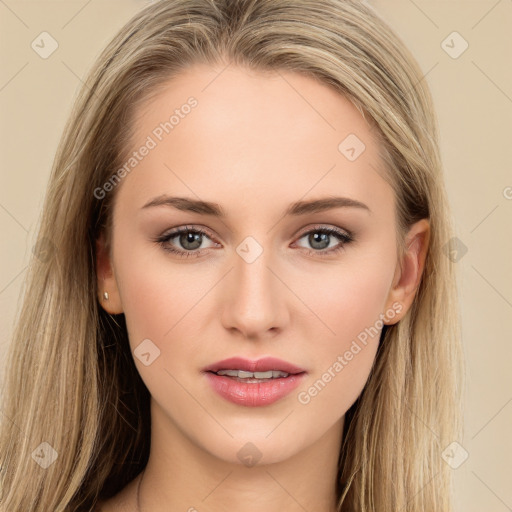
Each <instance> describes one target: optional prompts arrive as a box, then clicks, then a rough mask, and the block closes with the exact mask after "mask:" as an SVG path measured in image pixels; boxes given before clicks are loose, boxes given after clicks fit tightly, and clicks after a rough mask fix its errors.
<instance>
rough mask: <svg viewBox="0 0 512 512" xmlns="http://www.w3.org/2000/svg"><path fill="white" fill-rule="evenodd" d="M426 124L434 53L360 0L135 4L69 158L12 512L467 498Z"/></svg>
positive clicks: (61, 167)
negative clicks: (459, 480) (422, 51)
mask: <svg viewBox="0 0 512 512" xmlns="http://www.w3.org/2000/svg"><path fill="white" fill-rule="evenodd" d="M437 140H438V139H437V126H436V119H435V115H434V111H433V106H432V100H431V97H430V93H429V91H428V88H427V85H426V83H425V80H422V74H421V71H420V69H419V67H418V65H417V64H416V62H415V61H414V59H413V58H412V56H411V55H410V54H409V52H408V51H407V50H406V48H405V47H404V45H403V44H402V43H401V42H400V40H399V39H398V38H397V37H396V35H394V33H393V32H392V31H391V29H390V28H389V27H388V26H387V25H386V24H385V23H384V22H383V21H382V20H381V19H380V18H379V17H378V16H377V15H376V14H375V13H374V12H373V11H372V9H371V8H370V7H369V6H367V5H366V4H365V3H362V2H359V1H355V0H350V1H346V0H343V1H342V0H321V1H312V0H301V1H296V0H242V1H238V2H231V1H228V0H192V1H190V0H189V1H185V0H176V1H174V0H173V1H168V0H164V1H160V2H156V3H154V4H152V5H149V6H147V7H145V8H144V9H143V10H142V11H141V12H140V13H138V14H137V15H136V16H135V17H134V18H133V19H132V20H130V21H129V22H128V23H127V24H126V25H125V27H124V28H123V29H122V30H121V31H120V32H119V33H118V34H117V35H116V37H115V38H114V39H113V41H112V42H111V43H110V44H109V45H108V47H107V48H106V49H105V51H104V52H103V54H102V55H101V56H100V57H99V59H98V61H97V63H96V65H95V66H94V69H93V70H92V71H91V73H90V76H89V78H88V80H87V82H86V86H85V87H84V88H83V89H82V91H81V95H80V97H79V98H78V100H77V103H76V106H75V109H74V111H73V113H72V115H71V118H70V120H69V122H68V124H67V126H66V129H65V133H64V136H63V139H62V142H61V145H60V146H59V149H58V153H57V156H56V160H55V163H54V169H53V173H52V176H51V179H50V184H49V188H48V192H47V197H46V202H45V205H44V211H43V216H42V221H41V227H40V234H39V242H38V245H37V249H36V251H35V257H34V258H33V261H32V264H31V271H30V274H29V277H28V283H27V289H26V294H25V297H24V303H23V308H22V310H21V314H20V318H19V322H18V324H17V329H16V331H15V335H14V340H13V344H12V349H11V353H10V360H9V363H8V366H7V368H8V375H7V389H6V392H5V398H4V405H3V412H4V415H5V418H7V419H4V421H3V422H2V431H1V438H0V453H1V454H2V455H1V457H2V462H1V465H2V471H1V472H0V474H1V479H2V481H1V500H0V503H1V506H2V510H5V511H9V512H14V511H27V510H30V511H45V512H46V511H48V510H56V511H57V510H59V511H60V510H62V511H64V510H65V511H79V510H88V511H89V510H100V511H103V512H112V511H118V510H123V511H147V510H151V511H153V512H159V511H163V510H190V511H193V510H205V511H217V510H226V509H230V510H231V509H237V510H244V511H253V510H266V511H274V510H288V511H295V510H311V511H313V510H315V511H320V512H331V511H334V510H336V511H343V512H348V511H367V512H370V511H372V512H376V511H378V512H391V511H394V512H396V511H397V510H408V511H410V512H414V511H418V512H419V511H425V510H429V511H433V510H436V511H441V510H443V511H448V510H451V509H452V508H451V498H450V467H449V466H448V465H447V464H446V463H445V462H444V460H443V458H442V456H441V455H442V452H443V450H444V449H445V448H446V447H447V446H449V445H450V443H451V442H453V441H454V440H456V439H458V438H459V435H460V425H459V419H460V418H459V416H460V414H459V407H460V406H459V404H460V394H461V384H460V380H461V375H462V372H461V355H460V354H461V352H460V345H459V328H458V314H457V308H456V295H455V276H454V269H453V263H452V262H451V261H450V259H449V258H448V257H446V255H445V254H444V251H443V246H444V245H445V244H446V243H447V242H448V240H449V239H450V237H451V227H450V215H449V209H448V205H447V200H446V194H445V190H444V184H443V176H442V168H441V162H440V158H439V149H438V142H437Z"/></svg>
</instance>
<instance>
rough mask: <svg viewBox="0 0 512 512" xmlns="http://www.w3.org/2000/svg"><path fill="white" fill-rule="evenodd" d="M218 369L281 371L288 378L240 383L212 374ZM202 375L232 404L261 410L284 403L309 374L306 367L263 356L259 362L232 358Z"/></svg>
mask: <svg viewBox="0 0 512 512" xmlns="http://www.w3.org/2000/svg"><path fill="white" fill-rule="evenodd" d="M219 370H245V371H248V372H265V371H269V370H280V371H282V372H286V373H288V374H289V375H288V377H280V378H277V379H272V380H269V381H268V382H241V381H240V380H234V379H233V378H231V377H227V376H222V375H217V374H216V373H213V372H216V371H219ZM203 372H204V373H205V376H206V378H207V380H208V383H209V384H210V385H211V387H212V389H213V390H214V391H215V392H216V393H217V394H219V395H220V396H221V397H223V398H224V399H225V400H228V401H229V402H232V403H234V404H236V405H242V406H245V407H261V406H264V405H270V404H273V403H274V402H277V401H278V400H281V399H282V398H284V397H285V396H286V395H288V394H289V393H291V392H292V391H293V390H294V389H295V388H296V387H297V386H298V385H299V384H300V383H301V382H302V380H303V378H304V377H305V376H306V373H307V372H306V370H304V369H303V368H300V367H299V366H296V365H294V364H292V363H289V362H287V361H283V360H282V359H277V358H275V357H264V358H262V359H258V360H257V361H254V360H250V359H245V358H243V357H232V358H229V359H224V360H222V361H218V362H217V363H213V364H212V365H210V366H207V367H206V368H203Z"/></svg>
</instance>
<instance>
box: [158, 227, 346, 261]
mask: <svg viewBox="0 0 512 512" xmlns="http://www.w3.org/2000/svg"><path fill="white" fill-rule="evenodd" d="M182 233H196V234H197V233H200V234H202V235H204V236H206V237H208V238H212V237H211V236H210V235H209V233H208V232H206V231H205V230H203V229H201V228H198V227H192V226H183V227H180V228H177V229H175V230H173V231H171V232H170V233H167V234H165V235H162V236H160V237H158V238H156V239H155V242H157V243H158V244H160V245H161V246H162V248H163V249H164V250H165V251H167V252H170V253H172V254H175V255H177V256H178V257H181V258H191V257H192V258H194V257H199V256H201V254H202V250H201V249H195V250H192V251H181V250H178V249H175V248H174V247H172V246H170V245H168V243H169V241H170V240H172V239H173V238H176V237H177V236H178V235H181V234H182ZM311 233H325V234H328V235H331V236H334V237H336V238H338V240H339V241H340V242H341V243H340V244H339V245H337V246H335V247H331V248H330V249H323V250H313V249H306V251H307V253H308V254H309V255H314V256H318V255H320V256H330V255H332V254H337V253H338V252H340V251H342V250H343V249H344V247H345V245H347V244H349V243H350V242H353V241H354V236H353V235H352V233H350V232H349V231H347V232H344V231H341V230H339V229H336V228H331V227H325V226H315V227H313V228H312V229H310V230H309V231H306V232H305V233H302V234H301V235H300V237H299V238H298V239H299V240H300V239H301V238H304V237H305V236H306V235H310V234H311ZM204 250H207V249H204Z"/></svg>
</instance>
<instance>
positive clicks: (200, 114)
mask: <svg viewBox="0 0 512 512" xmlns="http://www.w3.org/2000/svg"><path fill="white" fill-rule="evenodd" d="M222 69H223V67H210V66H206V65H195V66H192V67H191V68H189V69H187V71H185V72H182V73H181V74H180V75H179V76H178V77H176V78H174V79H172V80H171V81H169V83H168V86H167V87H166V88H165V89H163V90H162V92H161V93H160V94H159V95H158V96H157V97H156V98H154V99H153V100H152V101H150V102H148V103H147V104H146V105H145V106H144V107H143V108H141V109H140V110H139V112H138V114H137V116H136V121H135V127H136V130H135V136H134V137H133V148H134V149H136V148H139V147H140V146H141V145H142V144H143V143H144V141H145V140H146V139H147V136H148V135H150V134H151V133H152V130H154V128H155V126H157V125H158V124H159V123H161V122H162V121H164V120H165V119H168V117H169V114H166V113H167V112H171V113H172V111H173V110H174V109H175V108H179V107H180V105H183V104H184V103H185V102H186V100H187V98H189V97H190V96H194V97H195V98H196V99H197V100H198V105H197V107H196V108H195V109H193V110H192V111H191V112H190V114H189V115H188V116H185V117H184V119H181V120H180V123H179V124H178V125H177V126H175V128H174V130H173V131H172V132H171V133H170V134H168V135H166V136H165V137H164V138H163V140H162V141H161V142H159V143H158V145H157V147H156V148H155V149H153V150H152V151H151V152H150V153H149V155H148V156H146V157H145V158H144V159H143V160H142V161H141V162H140V163H139V164H138V165H137V167H136V168H135V169H134V170H133V171H132V172H131V173H129V174H128V175H127V176H126V177H125V178H123V180H122V182H121V184H120V185H119V189H118V190H117V191H116V193H117V196H116V201H115V207H114V228H113V238H112V251H111V253H110V254H108V253H107V251H106V250H105V246H104V238H103V237H100V239H99V240H98V243H97V260H98V284H99V289H100V291H101V295H103V292H104V291H107V292H108V293H109V300H108V301H105V300H103V299H102V298H100V300H101V303H102V305H103V307H104V308H105V309H106V310H107V311H108V312H109V313H112V314H114V313H121V312H122V313H124V314H125V317H126V321H127V327H128V333H129V338H130V345H131V348H132V351H133V350H135V349H136V347H137V346H138V345H139V344H140V343H141V342H142V340H144V339H150V340H151V341H152V343H154V345H156V346H157V347H158V349H159V350H160V356H159V357H158V358H156V359H155V360H154V361H153V362H152V363H151V364H150V365H149V366H145V365H144V364H142V363H141V361H140V360H139V359H138V358H137V357H134V360H135V364H136V366H137V369H138V371H139V372H140V375H141V377H142V379H143V380H144V382H145V384H146V385H147V387H148V389H149V391H150V393H151V396H152V399H151V419H152V432H151V436H152V437H151V453H150V458H149V462H148V465H147V468H146V471H145V473H144V476H143V480H142V485H141V488H140V498H141V509H142V510H143V511H144V510H151V511H153V512H160V511H164V510H165V511H168V510H182V511H187V510H190V511H193V510H200V511H208V512H217V511H227V510H243V511H244V512H253V511H258V512H259V511H260V510H265V511H268V512H273V511H275V512H277V511H282V510H287V511H291V512H294V511H299V510H300V511H303V510H304V509H306V510H316V511H320V512H330V511H333V510H335V482H336V472H337V459H338V453H339V450H340V444H341V436H342V428H343V421H344V416H345V413H346V411H347V410H348V409H349V408H350V406H351V405H352V404H353V403H354V401H355V400H356V398H357V397H358V396H359V395H360V393H361V391H362V389H363V387H364V385H365V383H366V381H367V379H368V376H369V373H370V369H371V367H372V364H373V362H374V359H375V354H376V350H377V346H378V340H379V336H374V337H373V338H370V339H369V341H368V343H367V345H365V346H364V348H363V349H362V350H360V352H358V353H357V355H355V356H354V357H353V359H352V360H351V361H348V362H347V364H346V365H345V366H344V367H343V369H342V371H339V372H338V373H336V374H335V377H334V378H332V379H331V381H330V382H329V383H328V384H327V385H326V386H325V387H324V388H323V389H322V390H321V392H319V393H318V394H317V395H316V396H314V397H313V398H311V400H310V401H309V403H307V404H303V403H300V402H299V400H298V393H299V392H301V391H303V392H304V391H306V392H307V390H308V388H310V387H311V386H312V384H313V383H315V382H316V381H317V380H318V379H320V378H321V377H322V375H323V374H324V373H325V372H326V370H327V369H328V368H329V367H332V366H333V363H334V362H335V361H336V360H337V357H338V356H339V355H343V354H344V353H345V352H346V351H347V350H348V349H349V348H350V347H351V344H352V343H353V341H354V340H355V339H357V336H358V334H359V333H361V332H362V331H364V329H365V328H368V327H370V326H374V325H375V324H376V321H377V320H378V319H379V315H382V314H385V313H386V311H388V314H387V315H386V318H385V320H384V323H386V324H393V323H396V322H397V321H399V320H400V318H402V317H403V316H404V315H405V313H406V312H407V310H408V309H409V308H410V306H411V304H412V301H413V299H414V295H415V293H416V290H417V287H418V285H419V282H420V277H421V273H422V271H423V268H424V261H425V255H426V250H427V247H428V238H429V224H428V222H427V220H422V221H419V222H418V223H416V224H414V225H413V226H412V227H411V229H410V231H409V233H408V234H407V247H408V249H407V253H406V257H405V259H404V261H403V265H402V267H400V266H399V262H398V255H397V252H396V236H397V235H396V231H395V200H394V194H393V191H392V188H391V186H390V185H389V184H388V183H387V182H386V180H384V179H383V177H382V163H381V162H380V161H379V158H378V156H377V144H376V142H375V141H374V139H373V135H372V131H371V129H370V127H369V125H368V124H367V123H366V121H365V120H364V119H363V117H362V116H361V114H360V113H359V111H358V110H357V109H356V108H355V107H354V106H353V105H352V104H351V103H350V102H349V101H348V100H347V99H345V98H344V97H342V96H341V95H339V94H338V93H337V92H336V91H334V90H333V89H331V88H329V87H327V86H325V85H324V84H322V83H320V82H318V81H316V80H313V79H312V78H309V77H305V76H302V75H299V74H296V73H291V72H280V73H279V74H278V73H262V72H255V71H249V70H247V69H245V68H240V67H235V66H234V65H230V66H229V67H228V68H226V69H225V70H224V71H223V72H222V73H221V71H222ZM206 86H207V87H206ZM205 87H206V88H205ZM350 133H354V134H356V135H357V137H358V138H359V139H360V140H361V141H363V142H364V144H365V146H366V149H365V151H364V152H363V153H361V155H360V156H359V157H358V158H357V159H356V160H354V161H349V160H348V159H347V158H346V157H345V156H344V155H343V154H342V153H341V152H340V151H339V149H338V145H339V144H340V142H341V141H343V140H344V139H345V137H346V136H347V135H348V134H350ZM162 194H168V195H173V196H184V197H189V198H192V199H201V200H204V201H212V202H215V203H218V204H219V205H221V207H222V208H223V209H224V210H225V211H226V218H225V219H219V218H215V217H213V216H211V215H204V214H201V213H194V212H185V211H181V210H178V209H176V208H173V207H170V206H158V207H152V208H142V207H143V206H144V205H145V204H146V203H147V202H148V201H150V200H151V199H153V198H155V197H157V196H160V195H162ZM329 195H335V196H344V197H349V198H352V199H355V200H358V201H361V202H362V203H364V204H366V205H367V206H368V208H369V210H370V211H367V210H366V209H363V208H355V207H341V208H334V209H330V210H328V211H324V212H318V213H308V214H306V215H302V216H296V217H292V216H288V217H286V216H284V212H285V210H286V208H287V207H288V206H289V205H290V204H291V203H293V202H295V201H299V200H311V199H318V198H321V197H325V196H329ZM184 225H189V226H190V225H192V227H202V228H204V229H205V230H206V231H208V233H209V235H208V236H206V237H203V238H202V240H203V242H202V244H201V245H200V248H199V250H201V251H202V254H201V255H200V256H199V257H197V258H193V257H192V258H180V257H179V256H177V255H174V254H171V253H169V252H166V251H165V250H164V248H163V247H162V246H161V245H160V244H159V243H158V242H155V240H154V239H155V238H157V237H159V236H160V235H162V234H165V233H166V232H168V231H169V230H170V229H171V228H176V227H180V226H184ZM317 225H320V228H323V227H337V228H339V229H340V230H341V231H343V230H349V231H350V232H352V233H353V235H354V241H352V242H350V243H348V244H346V245H344V246H343V248H342V250H341V251H340V252H337V253H334V254H332V253H331V254H330V255H326V256H322V255H321V253H322V251H323V252H325V251H326V249H323V247H324V246H320V245H319V244H317V245H313V244H314V240H313V242H312V241H311V238H309V239H308V236H307V234H308V232H309V230H310V229H313V228H316V229H318V227H317ZM305 234H306V235H305ZM247 236H251V237H253V238H254V239H255V240H257V242H258V243H259V245H260V246H261V247H262V249H263V252H262V254H261V255H260V256H259V257H258V258H257V259H256V260H255V261H254V262H252V263H248V262H246V261H245V260H244V259H243V258H242V257H240V256H239V254H238V253H237V251H236V249H237V247H238V246H239V245H240V244H241V242H242V241H243V240H244V239H245V238H246V237H247ZM317 236H318V235H317ZM181 240H182V242H183V238H182V239H181ZM327 242H328V244H329V248H331V247H334V246H339V244H340V242H339V240H338V239H337V238H336V237H335V236H332V235H331V236H330V237H328V238H327V241H326V243H325V245H327ZM185 244H186V239H185ZM167 245H168V246H169V245H171V246H174V247H175V248H177V249H181V250H182V251H186V250H187V249H186V248H185V246H184V245H183V244H180V237H179V236H178V237H175V238H173V239H172V240H171V241H169V242H167ZM186 247H190V246H186ZM193 247H197V246H193ZM319 247H320V248H319ZM308 250H309V253H310V254H309V253H308ZM189 251H190V249H189ZM195 251H196V252H197V251H198V249H195ZM393 304H395V306H393ZM397 304H398V306H397ZM398 309H400V312H397V310H398ZM390 310H391V311H393V312H394V316H393V318H388V317H389V316H390V315H389V311H390ZM380 318H382V316H381V317H380ZM379 333H380V330H379ZM360 345H361V344H360ZM361 346H363V345H361ZM235 355H239V356H244V357H246V358H249V359H259V358H261V357H264V356H268V355H270V356H275V357H278V358H281V359H284V360H287V361H290V362H292V363H294V364H296V365H298V366H301V367H303V368H305V369H306V370H307V375H306V379H305V380H304V382H303V384H301V386H300V387H299V388H298V389H297V390H295V391H293V392H292V393H291V394H289V395H288V396H286V397H285V398H283V399H281V400H279V401H278V402H276V403H274V404H272V405H267V406H264V407H252V408H250V407H244V406H240V405H235V404H233V403H231V402H227V401H226V400H224V399H223V398H221V397H220V396H219V395H217V394H216V393H215V392H214V391H213V390H212V389H211V388H210V386H209V385H208V383H207V381H206V379H205V377H204V375H203V374H202V373H201V369H202V368H203V367H205V366H206V365H208V364H211V363H213V362H216V361H219V360H221V359H224V358H227V357H231V356H235ZM248 442H251V443H253V445H255V446H256V447H257V449H258V451H259V452H260V453H261V458H260V460H259V462H258V464H256V465H255V466H253V467H248V466H246V465H244V464H243V463H242V462H241V460H240V459H239V458H238V456H237V453H238V452H239V450H240V449H241V448H242V447H243V446H244V445H246V443H248ZM318 468H321V470H319V469H318ZM138 482H139V477H138V478H136V479H135V480H134V481H132V482H131V483H130V484H129V485H128V486H127V487H125V489H124V490H123V491H121V492H120V493H119V494H118V495H117V496H115V497H114V498H112V499H110V500H109V501H107V502H106V503H104V504H102V510H104V511H107V512H108V511H116V510H128V511H129V510H137V508H136V499H135V491H136V485H137V484H138Z"/></svg>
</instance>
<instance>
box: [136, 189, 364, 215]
mask: <svg viewBox="0 0 512 512" xmlns="http://www.w3.org/2000/svg"><path fill="white" fill-rule="evenodd" d="M156 206H171V207H174V208H177V209H178V210H182V211H186V212H193V213H200V214H203V215H212V216H214V217H219V218H225V217H226V212H225V211H224V209H223V208H222V207H221V206H220V205H219V204H217V203H212V202H209V201H200V200H197V199H189V198H187V197H172V196H168V195H165V194H164V195H161V196H158V197H155V198H153V199H151V200H150V201H149V202H147V203H146V204H145V205H144V206H143V207H142V209H145V208H152V207H156ZM333 208H360V209H363V210H367V211H368V212H369V213H371V210H370V208H369V207H368V206H367V205H366V204H364V203H362V202H361V201H357V200H355V199H351V198H349V197H334V196H331V197H323V198H320V199H314V200H310V201H297V202H295V203H292V204H291V205H290V206H289V207H288V208H287V210H286V212H285V216H287V215H292V216H299V215H306V214H308V213H318V212H323V211H326V210H331V209H333Z"/></svg>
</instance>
